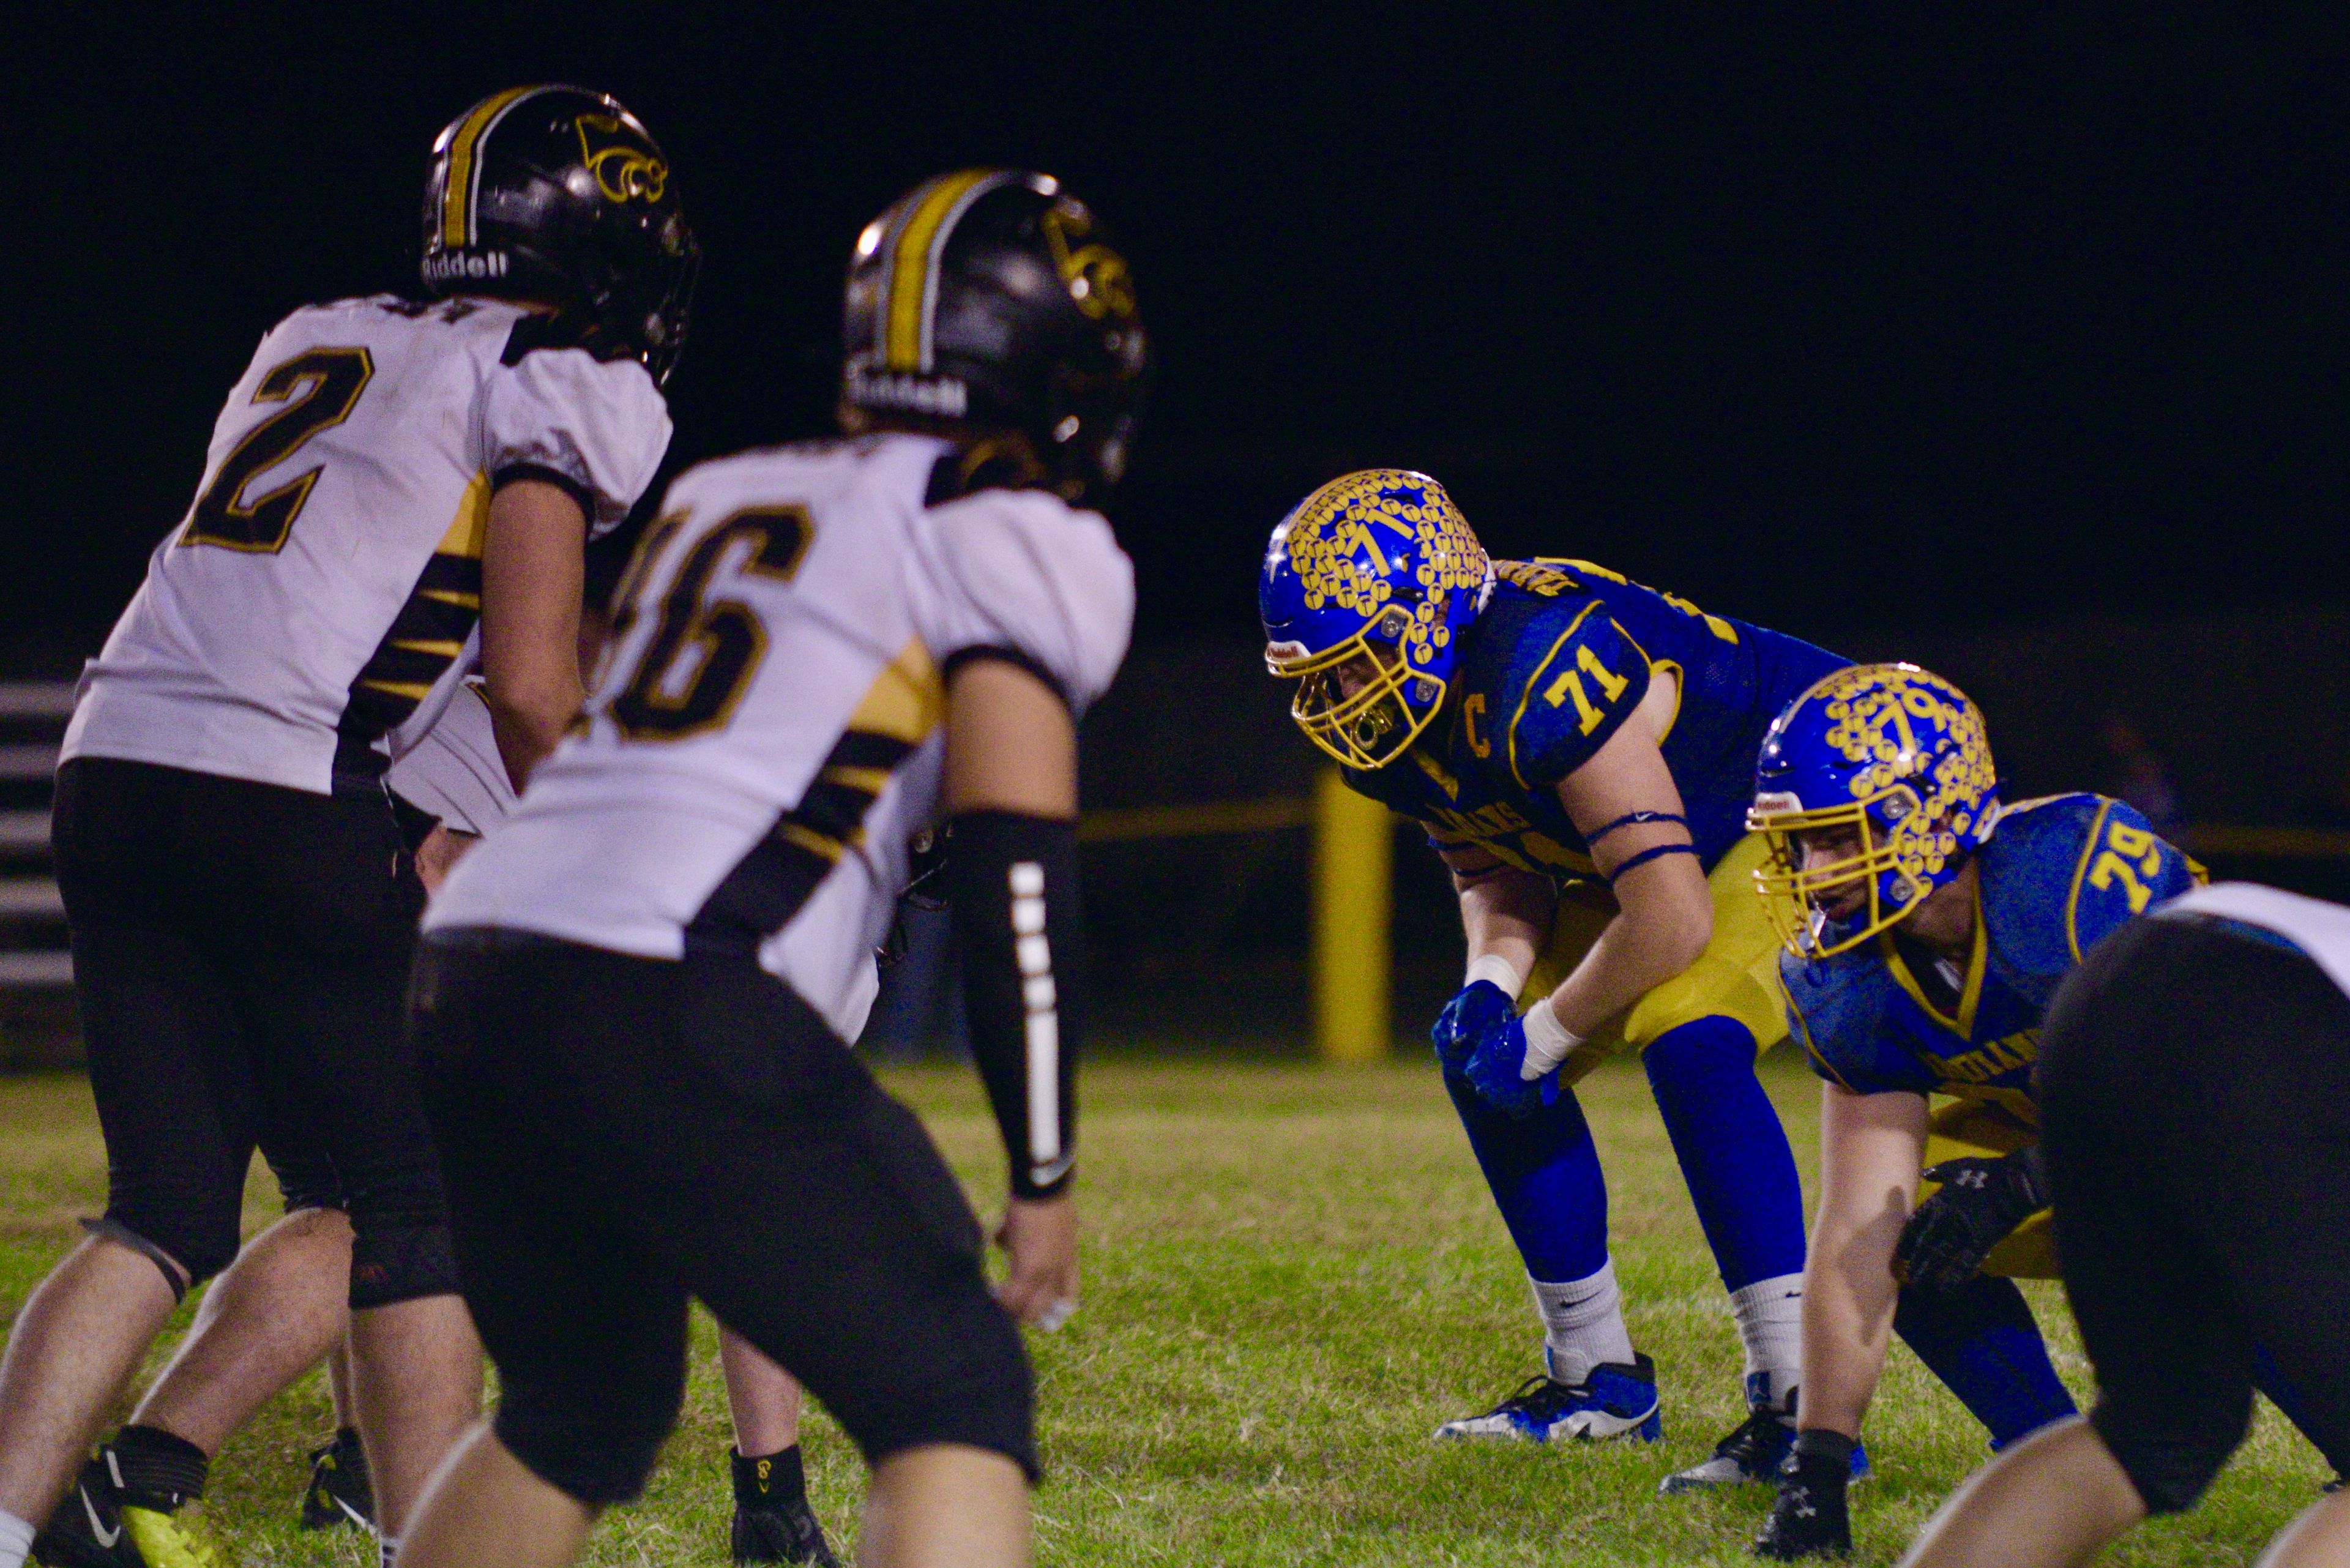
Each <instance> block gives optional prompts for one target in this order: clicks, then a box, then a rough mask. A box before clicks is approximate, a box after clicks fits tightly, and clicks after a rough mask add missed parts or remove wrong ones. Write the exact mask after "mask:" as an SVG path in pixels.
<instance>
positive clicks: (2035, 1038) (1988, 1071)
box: [1936, 1029, 2040, 1084]
mask: <svg viewBox="0 0 2350 1568" xmlns="http://www.w3.org/2000/svg"><path fill="white" fill-rule="evenodd" d="M2038 1060H2040V1032H2039V1031H2038V1030H2037V1029H2021V1030H2018V1031H2017V1032H2016V1033H2012V1034H2010V1035H2008V1036H2007V1037H2006V1038H2004V1039H2001V1040H1994V1041H1992V1042H1991V1044H1988V1045H1984V1046H1982V1047H1981V1048H1979V1049H1977V1050H1973V1051H1970V1052H1968V1053H1967V1054H1964V1055H1963V1056H1950V1057H1946V1058H1944V1059H1943V1060H1942V1061H1940V1062H1939V1063H1938V1064H1936V1070H1937V1071H1938V1072H1939V1073H1940V1074H1941V1075H1942V1076H1943V1077H1944V1078H1946V1079H1948V1080H1950V1082H1951V1083H1954V1084H1988V1083H1990V1082H1991V1080H1992V1079H1993V1078H1998V1077H2002V1076H2004V1075H2007V1074H2009V1073H2012V1072H2014V1071H2015V1070H2016V1069H2017V1068H2019V1067H2029V1066H2030V1065H2032V1064H2033V1063H2034V1062H2037V1061H2038Z"/></svg>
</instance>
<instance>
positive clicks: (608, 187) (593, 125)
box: [571, 114, 669, 202]
mask: <svg viewBox="0 0 2350 1568" xmlns="http://www.w3.org/2000/svg"><path fill="white" fill-rule="evenodd" d="M571 124H572V128H573V129H574V130H577V131H578V132H579V160H580V161H581V162H583V163H585V164H587V171H588V172H589V173H591V174H593V175H595V176H596V187H597V189H598V190H600V191H602V192H604V196H605V199H606V200H608V201H613V202H658V201H660V199H661V192H663V191H665V190H667V189H668V188H669V165H668V164H667V163H665V162H663V161H661V158H660V154H659V153H657V152H655V151H653V150H652V149H651V148H650V147H648V146H646V145H645V140H644V138H642V137H641V136H639V135H638V134H637V132H636V130H634V129H633V128H632V127H630V126H629V124H628V122H627V121H625V120H623V119H619V117H618V116H616V115H609V114H583V115H580V116H579V117H578V118H577V119H574V120H573V121H572V122H571Z"/></svg>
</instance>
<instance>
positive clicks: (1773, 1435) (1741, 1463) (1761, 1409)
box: [1657, 1393, 1868, 1497]
mask: <svg viewBox="0 0 2350 1568" xmlns="http://www.w3.org/2000/svg"><path fill="white" fill-rule="evenodd" d="M1794 1404H1795V1400H1794V1394H1793V1393H1790V1394H1789V1395H1788V1397H1787V1406H1786V1407H1787V1409H1788V1410H1792V1409H1794ZM1794 1442H1795V1424H1794V1418H1793V1417H1791V1416H1789V1415H1787V1414H1786V1413H1785V1411H1783V1410H1780V1409H1776V1408H1773V1407H1771V1406H1769V1405H1757V1406H1755V1407H1754V1408H1753V1409H1752V1411H1751V1412H1749V1413H1748V1415H1747V1417H1746V1419H1745V1420H1743V1421H1741V1422H1740V1423H1739V1424H1738V1427H1737V1428H1736V1429H1735V1430H1734V1431H1732V1432H1731V1434H1730V1436H1728V1437H1726V1438H1722V1439H1721V1441H1720V1442H1718V1443H1716V1444H1714V1446H1713V1456H1712V1457H1711V1459H1701V1460H1700V1461H1699V1462H1698V1463H1696V1464H1693V1465H1691V1466H1690V1468H1689V1469H1685V1470H1675V1471H1674V1472H1673V1473H1672V1474H1671V1475H1669V1476H1667V1477H1666V1478H1665V1479H1664V1480H1661V1481H1659V1482H1658V1483H1657V1492H1658V1495H1659V1496H1660V1497H1670V1496H1672V1495H1673V1493H1675V1492H1680V1491H1704V1490H1709V1489H1711V1488H1713V1487H1723V1486H1749V1485H1753V1486H1773V1485H1776V1484H1777V1482H1778V1480H1779V1467H1780V1465H1781V1463H1782V1462H1783V1461H1784V1460H1785V1459H1786V1457H1787V1450H1788V1449H1791V1448H1793V1447H1794ZM1867 1474H1868V1450H1867V1449H1866V1448H1864V1447H1863V1446H1861V1445H1860V1444H1858V1443H1856V1444H1854V1445H1853V1449H1852V1479H1853V1480H1860V1479H1861V1478H1862V1477H1864V1476H1866V1475H1867Z"/></svg>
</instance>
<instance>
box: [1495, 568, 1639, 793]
mask: <svg viewBox="0 0 2350 1568" xmlns="http://www.w3.org/2000/svg"><path fill="white" fill-rule="evenodd" d="M1493 651H1494V653H1495V654H1498V655H1499V663H1500V668H1501V671H1502V678H1501V679H1500V680H1498V681H1495V682H1493V683H1492V684H1493V688H1494V696H1493V698H1492V701H1491V703H1490V706H1489V712H1490V713H1491V715H1492V719H1491V720H1490V721H1489V722H1492V724H1493V727H1494V728H1495V729H1498V730H1501V732H1502V739H1503V746H1502V747H1501V748H1499V749H1500V750H1502V751H1503V754H1504V756H1505V758H1506V760H1507V761H1508V763H1509V769H1510V774H1511V775H1512V776H1513V778H1515V779H1516V780H1517V782H1518V785H1519V787H1520V788H1522V789H1526V790H1537V789H1549V788H1551V787H1554V786H1555V785H1556V784H1558V782H1559V781H1560V780H1561V779H1564V778H1565V777H1566V776H1567V775H1568V774H1572V773H1573V772H1575V769H1577V768H1579V767H1581V766H1582V765H1583V764H1584V763H1587V762H1589V761H1590V760H1591V758H1592V755H1593V753H1596V752H1597V751H1598V750H1599V748H1600V747H1602V746H1604V745H1606V744H1607V742H1608V740H1609V739H1610V737H1612V736H1613V735H1614V734H1615V733H1616V732H1617V729H1619V728H1620V727H1621V726H1622V725H1623V722H1624V721H1625V719H1626V718H1627V717H1628V716H1629V715H1630V714H1631V713H1632V711H1633V710H1635V709H1637V708H1638V707H1639V705H1640V699H1641V698H1643V697H1645V696H1647V695H1648V660H1647V659H1645V658H1643V657H1642V656H1641V654H1640V651H1639V649H1637V648H1635V647H1634V646H1633V645H1632V642H1631V639H1629V638H1627V637H1626V636H1625V635H1624V632H1623V628H1620V627H1618V626H1617V624H1616V623H1615V621H1614V620H1612V619H1611V618H1609V617H1608V614H1607V607H1606V606H1605V605H1603V604H1602V603H1601V602H1600V601H1599V600H1597V599H1596V598H1590V597H1569V596H1562V597H1558V598H1555V599H1550V600H1545V601H1543V602H1541V603H1540V604H1539V605H1538V606H1537V607H1535V609H1534V613H1533V614H1531V615H1528V616H1526V617H1525V618H1523V620H1522V621H1520V622H1519V624H1518V625H1517V626H1516V627H1515V628H1513V636H1512V638H1511V640H1510V646H1509V647H1508V648H1507V649H1495V650H1493ZM1488 668H1489V669H1490V668H1492V666H1490V665H1489V666H1488Z"/></svg>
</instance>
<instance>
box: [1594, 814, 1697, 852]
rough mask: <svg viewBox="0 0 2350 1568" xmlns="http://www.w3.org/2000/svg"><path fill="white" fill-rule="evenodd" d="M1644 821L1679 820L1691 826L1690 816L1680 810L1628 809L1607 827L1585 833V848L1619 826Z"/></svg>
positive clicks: (1638, 823)
mask: <svg viewBox="0 0 2350 1568" xmlns="http://www.w3.org/2000/svg"><path fill="white" fill-rule="evenodd" d="M1644 822H1678V823H1679V824H1680V825H1681V826H1683V827H1687V826H1689V818H1688V817H1686V816H1683V815H1680V814H1679V812H1674V811H1627V812H1626V813H1625V814H1624V815H1621V816H1619V817H1617V819H1616V820H1615V821H1613V822H1611V823H1609V824H1607V826H1605V827H1602V828H1600V829H1599V830H1598V831H1597V832H1596V833H1586V834H1585V835H1584V836H1583V846H1584V847H1585V848H1586V849H1588V848H1590V847H1591V846H1593V845H1595V844H1596V843H1598V842H1599V841H1600V840H1601V839H1603V838H1605V837H1607V836H1608V835H1609V834H1611V833H1613V832H1615V831H1616V830H1617V828H1619V827H1638V826H1640V825H1641V824H1642V823H1644Z"/></svg>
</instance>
